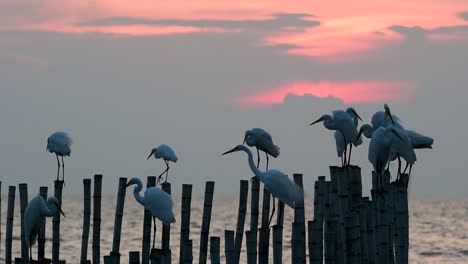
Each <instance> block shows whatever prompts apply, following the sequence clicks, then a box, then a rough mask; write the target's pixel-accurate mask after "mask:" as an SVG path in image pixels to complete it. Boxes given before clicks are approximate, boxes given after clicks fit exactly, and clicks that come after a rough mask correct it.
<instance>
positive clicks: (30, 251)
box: [29, 239, 33, 263]
mask: <svg viewBox="0 0 468 264" xmlns="http://www.w3.org/2000/svg"><path fill="white" fill-rule="evenodd" d="M31 244H32V243H31V239H30V241H29V262H31V263H32V262H33V258H32V245H31Z"/></svg>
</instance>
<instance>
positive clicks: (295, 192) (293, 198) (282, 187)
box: [222, 145, 302, 225]
mask: <svg viewBox="0 0 468 264" xmlns="http://www.w3.org/2000/svg"><path fill="white" fill-rule="evenodd" d="M236 151H244V152H245V153H247V156H248V162H249V167H250V169H251V170H252V172H253V173H254V174H255V176H257V177H258V179H259V180H260V181H261V182H263V184H265V188H266V189H267V190H268V191H269V192H270V193H271V195H272V196H273V210H272V212H271V216H270V220H269V221H268V225H270V223H271V220H272V219H273V215H274V213H275V201H274V198H278V199H279V200H280V201H281V202H283V203H284V204H287V205H288V206H290V207H291V208H295V207H296V205H297V204H298V203H299V201H300V199H301V197H302V190H301V187H299V186H298V185H297V184H295V183H294V182H293V181H291V180H290V179H289V177H288V175H286V174H284V173H282V172H281V171H279V170H268V171H265V172H263V171H260V170H259V169H258V168H257V167H256V166H255V163H254V161H253V155H252V152H251V151H250V149H248V148H247V147H246V146H244V145H238V146H236V147H234V148H233V149H231V150H228V151H226V152H224V153H223V154H222V155H226V154H229V153H232V152H236Z"/></svg>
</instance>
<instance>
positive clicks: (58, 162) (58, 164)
mask: <svg viewBox="0 0 468 264" xmlns="http://www.w3.org/2000/svg"><path fill="white" fill-rule="evenodd" d="M55 157H56V158H57V181H58V180H59V176H60V161H59V158H58V155H57V154H55Z"/></svg>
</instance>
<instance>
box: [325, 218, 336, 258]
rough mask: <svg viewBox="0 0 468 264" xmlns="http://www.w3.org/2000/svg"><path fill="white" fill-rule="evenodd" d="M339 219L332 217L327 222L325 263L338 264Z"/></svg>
mask: <svg viewBox="0 0 468 264" xmlns="http://www.w3.org/2000/svg"><path fill="white" fill-rule="evenodd" d="M338 223H339V220H338V217H330V218H328V219H327V221H325V263H326V264H335V263H337V260H336V257H337V243H336V237H337V232H338Z"/></svg>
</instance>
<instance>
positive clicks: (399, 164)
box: [397, 155, 401, 180]
mask: <svg viewBox="0 0 468 264" xmlns="http://www.w3.org/2000/svg"><path fill="white" fill-rule="evenodd" d="M397 157H398V174H397V180H398V179H400V174H401V158H400V155H397Z"/></svg>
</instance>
